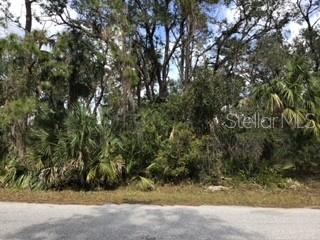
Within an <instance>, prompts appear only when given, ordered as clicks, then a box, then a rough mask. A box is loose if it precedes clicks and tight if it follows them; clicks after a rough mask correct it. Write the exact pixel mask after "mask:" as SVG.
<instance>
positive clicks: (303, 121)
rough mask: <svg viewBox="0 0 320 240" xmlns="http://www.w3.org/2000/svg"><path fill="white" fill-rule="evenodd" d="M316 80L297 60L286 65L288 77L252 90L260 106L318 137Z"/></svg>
mask: <svg viewBox="0 0 320 240" xmlns="http://www.w3.org/2000/svg"><path fill="white" fill-rule="evenodd" d="M318 82H319V79H317V76H315V75H314V74H312V73H311V71H310V70H309V67H308V65H307V64H306V63H304V62H303V61H301V60H296V61H294V62H292V63H290V64H289V65H288V74H287V75H286V76H285V77H281V78H279V79H275V80H273V81H272V82H270V83H266V84H262V85H261V86H259V87H257V88H255V89H254V91H253V96H254V98H255V99H256V100H257V101H258V103H259V104H260V105H261V107H262V108H263V109H264V110H266V111H267V112H269V113H271V114H272V115H275V116H281V117H282V118H284V119H285V120H286V122H287V123H288V124H289V125H290V126H291V127H297V126H300V127H301V126H303V127H305V129H307V130H309V131H310V130H311V131H312V132H313V133H314V134H315V135H320V124H319V121H318V119H319V118H318V116H319V113H320V112H319V106H320V104H319V103H320V102H319V97H318V95H319V93H320V91H316V89H319V87H320V86H319V83H318Z"/></svg>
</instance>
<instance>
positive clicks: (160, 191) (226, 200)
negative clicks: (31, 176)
mask: <svg viewBox="0 0 320 240" xmlns="http://www.w3.org/2000/svg"><path fill="white" fill-rule="evenodd" d="M0 201H14V202H27V203H53V204H85V205H101V204H107V203H115V204H120V203H140V204H156V205H190V206H198V205H237V206H254V207H284V208H294V207H312V208H320V188H319V186H314V185H310V186H308V187H304V188H303V189H299V190H288V189H287V190H281V189H273V190H266V189H261V188H258V187H257V188H255V187H237V188H235V189H231V190H229V191H221V192H215V193H209V192H206V191H205V190H204V188H203V187H201V186H196V185H186V186H159V187H157V188H156V190H154V191H152V192H142V191H138V190H136V189H133V188H131V187H122V188H119V189H117V190H114V191H88V192H82V191H79V192H77V191H61V192H55V191H29V190H14V189H0Z"/></svg>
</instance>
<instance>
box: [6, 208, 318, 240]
mask: <svg viewBox="0 0 320 240" xmlns="http://www.w3.org/2000/svg"><path fill="white" fill-rule="evenodd" d="M0 239H1V240H2V239H3V240H7V239H23V240H29V239H30V240H40V239H50V240H62V239H76V240H82V239H88V240H89V239H90V240H94V239H108V240H113V239H119V240H129V239H130V240H160V239H175V240H176V239H177V240H198V239H199V240H240V239H241V240H243V239H249V240H251V239H252V240H260V239H270V240H277V239H279V240H280V239H281V240H294V239H296V240H319V239H320V210H316V209H271V208H268V209H267V208H247V207H215V206H201V207H184V206H174V207H169V206H166V207H161V206H149V205H126V204H125V205H105V206H79V205H49V204H25V203H0Z"/></svg>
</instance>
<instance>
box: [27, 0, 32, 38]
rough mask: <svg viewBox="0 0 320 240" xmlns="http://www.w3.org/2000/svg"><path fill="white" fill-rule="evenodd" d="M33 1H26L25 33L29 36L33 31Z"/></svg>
mask: <svg viewBox="0 0 320 240" xmlns="http://www.w3.org/2000/svg"><path fill="white" fill-rule="evenodd" d="M33 2H34V1H33V0H25V7H26V24H25V32H26V34H29V33H30V32H31V30H32V3H33Z"/></svg>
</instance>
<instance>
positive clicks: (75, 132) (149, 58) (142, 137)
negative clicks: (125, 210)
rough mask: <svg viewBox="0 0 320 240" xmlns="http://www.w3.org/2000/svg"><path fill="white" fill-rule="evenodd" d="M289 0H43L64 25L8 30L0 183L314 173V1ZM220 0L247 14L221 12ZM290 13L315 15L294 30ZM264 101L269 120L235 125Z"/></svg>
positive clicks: (2, 60)
mask: <svg viewBox="0 0 320 240" xmlns="http://www.w3.org/2000/svg"><path fill="white" fill-rule="evenodd" d="M284 2H285V1H273V4H269V3H268V2H266V1H258V0H254V1H248V2H246V1H231V0H228V1H217V0H203V1H195V0H192V1H190V0H171V1H123V0H116V1H110V0H94V1H92V0H91V1H89V0H74V1H66V0H59V1H41V4H40V6H41V8H42V9H43V10H44V11H43V13H42V14H43V15H44V16H43V18H44V19H47V18H46V17H49V18H50V17H52V18H54V19H59V20H61V21H62V24H64V25H65V26H66V28H64V31H63V32H61V33H58V34H55V35H53V36H48V34H47V33H46V32H45V31H31V32H28V33H27V34H26V35H25V36H17V35H9V36H7V37H3V38H1V39H0V176H1V185H2V186H8V187H19V188H30V189H35V188H40V189H44V188H47V189H48V188H54V189H64V188H70V187H71V188H82V189H90V188H92V189H94V188H102V189H103V188H115V187H118V186H120V185H126V184H133V185H135V186H136V187H137V188H138V189H140V190H142V191H149V190H153V189H154V188H155V184H156V183H157V182H162V183H183V182H186V181H191V182H200V183H208V184H209V183H210V184H222V183H223V179H224V178H225V177H233V176H240V177H241V178H243V180H245V181H254V182H256V183H259V184H261V185H265V186H268V185H281V186H284V185H285V184H284V183H283V179H285V177H293V178H294V177H297V176H309V175H316V174H319V171H320V162H319V159H320V156H319V138H320V81H319V79H320V73H319V70H320V61H319V59H320V58H319V56H320V49H319V46H320V45H319V44H318V43H319V39H320V37H319V36H320V34H319V28H318V27H317V26H316V24H314V25H312V23H311V22H310V19H308V16H311V15H312V13H313V11H315V10H314V9H315V7H316V6H315V5H312V4H311V3H312V1H310V2H309V3H310V4H311V6H309V7H308V3H307V2H306V3H304V4H302V3H301V2H299V1H298V2H297V3H295V9H293V10H295V11H293V12H294V14H286V13H282V12H279V9H282V8H283V7H284ZM216 4H219V7H220V6H221V5H223V6H224V7H225V8H229V7H232V8H235V9H236V11H237V12H238V13H239V14H236V15H235V16H234V18H233V20H232V22H231V19H224V17H222V16H219V17H218V16H215V14H213V15H212V14H210V13H211V12H212V11H211V10H212V9H216V8H217V6H218V5H216ZM299 4H302V5H301V6H299ZM67 9H68V10H70V9H72V11H74V12H75V13H76V14H71V15H72V16H71V15H68V14H65V13H66V12H67ZM308 11H309V13H308ZM310 11H311V12H310ZM0 12H1V13H0V15H1V16H0V26H3V27H6V26H7V24H9V23H10V21H14V19H13V18H14V17H15V16H13V15H12V14H11V13H10V12H9V2H8V1H3V3H0ZM39 17H40V16H39ZM41 17H42V16H41ZM41 19H42V18H41ZM293 20H298V21H304V22H305V23H306V24H302V26H305V25H308V27H307V28H304V27H303V29H302V30H301V32H300V33H301V34H299V35H298V36H297V37H296V39H294V41H287V40H288V39H286V38H287V36H286V32H285V31H284V30H285V29H286V28H285V27H286V25H287V24H288V23H290V21H293ZM212 30H214V33H215V34H214V35H215V36H214V37H212ZM255 114H259V115H261V116H262V117H268V118H274V119H275V120H274V122H273V126H272V127H271V128H270V129H264V128H261V126H259V127H254V128H246V127H242V126H235V127H234V128H230V127H229V125H228V124H230V123H232V120H233V119H240V120H241V121H242V120H245V119H247V117H251V116H253V115H255ZM264 121H265V122H266V121H268V120H264ZM265 122H264V123H265Z"/></svg>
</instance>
